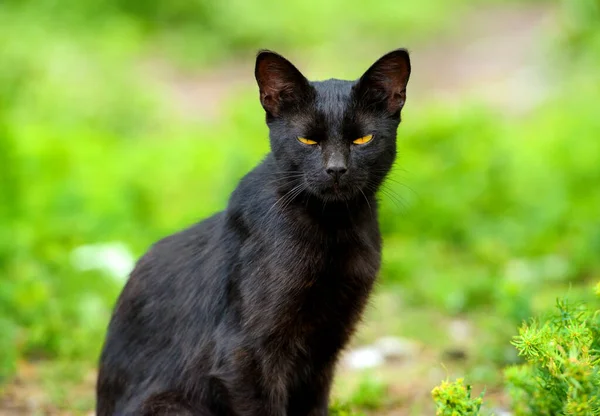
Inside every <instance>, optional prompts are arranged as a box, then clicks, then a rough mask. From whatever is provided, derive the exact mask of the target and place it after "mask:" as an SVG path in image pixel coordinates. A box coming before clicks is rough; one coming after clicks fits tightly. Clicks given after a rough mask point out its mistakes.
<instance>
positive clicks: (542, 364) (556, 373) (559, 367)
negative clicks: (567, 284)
mask: <svg viewBox="0 0 600 416" xmlns="http://www.w3.org/2000/svg"><path fill="white" fill-rule="evenodd" d="M599 313H600V311H595V312H592V311H590V310H588V309H587V308H585V307H583V306H576V305H570V304H569V303H568V302H567V301H559V302H558V304H557V312H556V313H555V314H554V315H553V316H551V317H550V318H549V319H547V320H545V321H544V322H539V321H536V320H534V321H532V322H531V323H530V324H526V325H523V327H522V328H521V329H520V331H519V336H517V337H515V340H514V341H513V344H514V345H515V346H516V348H517V350H518V351H519V355H521V356H523V357H524V358H525V360H526V361H527V363H526V364H523V365H520V366H515V367H511V368H508V369H507V370H506V379H507V383H508V391H509V394H510V396H511V398H512V401H513V408H514V410H515V414H517V415H530V414H535V415H556V414H565V415H581V416H588V415H590V416H591V415H597V414H600V356H599V355H598V353H599V351H600V350H599V349H598V347H600V318H599V317H600V315H599Z"/></svg>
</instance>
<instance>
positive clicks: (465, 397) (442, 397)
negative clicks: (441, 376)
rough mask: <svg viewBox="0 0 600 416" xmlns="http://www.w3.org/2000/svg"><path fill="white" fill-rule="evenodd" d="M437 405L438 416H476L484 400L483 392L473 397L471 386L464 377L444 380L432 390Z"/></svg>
mask: <svg viewBox="0 0 600 416" xmlns="http://www.w3.org/2000/svg"><path fill="white" fill-rule="evenodd" d="M431 395H432V397H433V400H434V402H435V405H436V412H435V414H436V416H476V415H478V414H479V409H480V408H481V404H482V402H483V393H482V394H481V395H480V396H479V397H471V386H469V385H466V386H465V384H464V380H463V379H460V378H459V379H458V380H456V381H454V382H450V381H448V380H446V381H443V382H442V384H441V385H439V386H437V387H435V388H434V389H433V391H432V392H431Z"/></svg>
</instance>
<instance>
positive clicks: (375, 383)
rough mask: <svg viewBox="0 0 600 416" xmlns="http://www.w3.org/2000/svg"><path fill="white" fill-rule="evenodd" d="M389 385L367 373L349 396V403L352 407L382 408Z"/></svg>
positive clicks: (365, 408)
mask: <svg viewBox="0 0 600 416" xmlns="http://www.w3.org/2000/svg"><path fill="white" fill-rule="evenodd" d="M387 392H388V386H387V384H386V383H384V382H383V381H382V380H380V379H378V378H377V377H375V376H373V375H366V376H363V377H362V378H361V379H360V382H359V383H358V385H357V386H356V388H355V389H354V391H353V392H352V393H351V395H350V396H349V398H348V401H347V404H348V405H350V406H351V407H352V408H358V409H364V410H373V409H379V408H381V407H382V406H383V405H384V403H385V401H386V398H387Z"/></svg>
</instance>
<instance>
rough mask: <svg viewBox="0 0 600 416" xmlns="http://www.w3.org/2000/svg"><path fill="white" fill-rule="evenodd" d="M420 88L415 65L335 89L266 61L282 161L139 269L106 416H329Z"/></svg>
mask: <svg viewBox="0 0 600 416" xmlns="http://www.w3.org/2000/svg"><path fill="white" fill-rule="evenodd" d="M409 74H410V62H409V57H408V53H407V52H406V51H405V50H396V51H393V52H390V53H389V54H387V55H385V56H384V57H382V58H380V59H379V60H378V61H377V62H376V63H375V64H374V65H373V66H372V67H371V68H370V69H369V70H368V71H367V72H366V73H365V75H364V76H363V77H361V78H360V79H359V80H358V81H340V80H328V81H323V82H309V81H307V80H306V79H305V78H304V76H303V75H302V74H301V73H300V72H299V71H298V70H297V69H296V68H295V67H294V66H293V65H292V64H291V63H289V62H288V61H287V60H285V59H284V58H283V57H281V56H279V55H277V54H275V53H273V52H269V51H263V52H261V53H259V55H258V57H257V62H256V78H257V81H258V84H259V88H260V98H261V103H262V105H263V107H264V109H265V111H266V118H267V124H268V126H269V129H270V142H271V152H270V153H269V154H268V155H267V157H266V158H265V160H264V161H263V162H262V163H261V164H260V165H259V166H257V167H256V168H255V169H254V170H253V171H251V172H250V173H249V174H247V175H246V176H245V177H244V178H243V179H242V180H241V182H240V183H239V185H238V187H237V189H236V190H235V191H234V192H233V194H232V196H231V199H230V201H229V204H228V206H227V208H226V209H225V211H223V212H220V213H218V214H216V215H214V216H212V217H210V218H208V219H206V220H204V221H202V222H200V223H199V224H196V225H194V226H193V227H191V228H189V229H187V230H184V231H182V232H180V233H178V234H175V235H172V236H170V237H167V238H165V239H163V240H161V241H159V242H158V243H156V244H155V245H154V246H153V247H152V248H151V249H150V250H149V251H148V253H147V254H146V255H144V256H143V257H142V258H141V259H140V261H139V262H138V264H137V265H136V268H135V270H134V271H133V272H132V274H131V277H130V279H129V281H128V283H127V285H126V286H125V289H124V290H123V293H122V294H121V296H120V298H119V300H118V302H117V304H116V306H115V310H114V314H113V317H112V320H111V323H110V326H109V329H108V334H107V337H106V343H105V345H104V350H103V352H102V357H101V360H100V372H99V376H98V384H97V399H98V401H97V412H98V415H99V416H108V415H172V414H173V415H174V414H181V415H198V416H200V415H201V416H209V415H210V416H225V415H239V416H243V415H267V416H271V415H272V416H284V415H290V416H294V415H297V416H300V415H312V416H316V415H326V414H327V406H328V396H329V390H330V385H331V381H332V377H333V372H334V366H335V363H336V359H337V357H338V354H339V352H340V350H341V349H342V348H343V347H344V346H345V345H346V343H347V342H348V340H349V338H350V336H351V335H352V333H353V331H354V328H355V326H356V324H357V322H358V320H359V318H360V316H361V313H362V311H363V309H364V307H365V304H366V302H367V298H368V296H369V293H370V291H371V288H372V286H373V283H374V280H375V277H376V275H377V273H378V270H379V265H380V259H381V238H380V233H379V227H378V223H377V211H376V207H377V203H376V199H375V192H376V191H377V189H378V187H379V186H380V185H381V183H382V181H383V180H384V179H385V176H386V174H387V173H388V171H389V170H390V168H391V166H392V164H393V162H394V159H395V156H396V129H397V127H398V124H399V122H400V110H401V109H402V106H403V105H404V101H405V97H406V95H405V91H406V83H407V82H408V78H409ZM369 134H372V135H373V139H372V140H371V141H370V142H369V143H367V144H363V145H357V144H353V143H352V142H353V141H354V140H356V139H358V138H360V137H362V136H366V135H369ZM298 137H304V138H307V139H310V140H314V141H316V142H318V144H316V145H307V144H303V143H301V142H300V141H298V139H297V138H298Z"/></svg>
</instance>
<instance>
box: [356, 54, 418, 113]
mask: <svg viewBox="0 0 600 416" xmlns="http://www.w3.org/2000/svg"><path fill="white" fill-rule="evenodd" d="M409 77H410V58H409V56H408V51H407V50H406V49H396V50H394V51H392V52H389V53H387V54H385V55H384V56H382V57H381V58H379V59H378V60H377V62H375V63H374V64H373V65H371V67H370V68H369V69H368V70H367V71H366V72H365V73H364V75H363V76H362V77H361V78H360V79H359V80H358V83H357V84H356V87H355V91H356V93H357V98H358V99H359V100H363V101H364V100H366V101H369V102H371V103H372V102H375V103H379V104H383V106H384V108H385V109H386V111H387V112H389V113H390V114H396V113H399V112H400V110H402V107H403V106H404V102H405V101H406V84H408V78H409Z"/></svg>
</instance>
